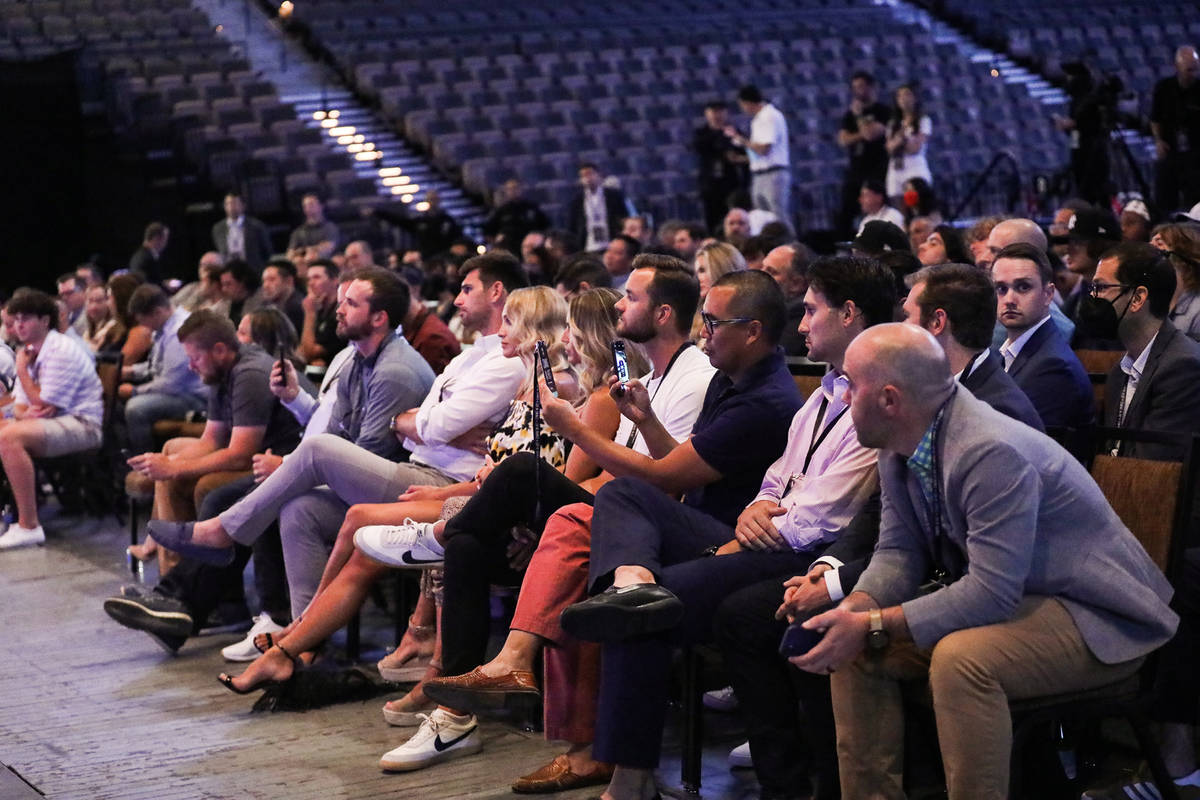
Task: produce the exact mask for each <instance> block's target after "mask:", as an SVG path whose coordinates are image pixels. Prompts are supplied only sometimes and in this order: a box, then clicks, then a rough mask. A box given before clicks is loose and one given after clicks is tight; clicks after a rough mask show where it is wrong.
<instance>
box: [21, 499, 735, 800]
mask: <svg viewBox="0 0 1200 800" xmlns="http://www.w3.org/2000/svg"><path fill="white" fill-rule="evenodd" d="M45 522H46V527H47V530H48V539H49V540H48V543H47V545H46V546H45V547H39V548H33V549H26V550H20V551H12V552H5V553H0V632H2V633H0V636H2V640H0V641H2V644H0V763H2V764H3V765H6V766H8V767H10V768H11V769H12V770H15V771H16V772H17V773H19V774H20V775H21V776H22V777H24V779H25V780H26V781H28V783H29V784H31V785H32V786H34V787H36V788H37V789H38V790H39V791H41V792H42V793H44V794H45V795H46V796H47V797H50V798H55V799H56V800H57V799H62V800H67V799H68V798H94V800H102V799H103V798H114V799H115V798H120V799H121V800H140V799H142V798H145V800H174V799H175V798H189V799H191V798H287V800H305V799H306V798H313V799H314V800H315V799H316V798H321V799H322V800H333V799H334V798H375V797H391V798H395V797H400V798H422V800H434V799H435V798H436V799H440V798H510V797H513V796H514V795H513V794H512V793H511V792H510V790H509V788H508V787H509V783H510V782H511V781H512V780H513V779H514V778H515V777H517V776H519V775H522V774H524V773H525V772H528V771H530V770H532V769H534V768H536V767H538V766H540V765H541V764H543V763H545V762H546V761H548V760H549V759H550V758H551V757H553V755H554V754H555V753H557V752H560V751H561V748H560V746H558V745H555V744H551V743H547V742H545V741H543V740H542V738H541V735H540V734H537V733H531V732H527V731H523V730H520V729H518V728H516V727H513V726H511V725H508V724H505V723H502V722H496V721H490V720H485V721H484V722H483V728H484V740H485V745H484V751H483V752H482V753H481V754H479V755H476V756H469V757H466V758H463V759H460V760H457V761H453V762H450V763H448V764H442V765H438V766H435V767H432V768H430V769H426V770H422V771H419V772H414V773H408V774H405V775H392V774H385V773H383V772H381V771H380V770H379V769H378V767H377V763H378V759H379V757H380V755H382V754H383V753H384V752H386V751H387V750H389V749H391V748H393V747H396V746H397V745H399V744H400V743H401V742H403V741H404V739H405V738H406V736H407V735H408V733H407V732H409V731H411V730H412V729H399V728H390V727H388V726H387V725H386V724H385V723H384V721H383V718H382V716H381V715H380V713H379V707H380V706H381V705H382V703H383V700H384V699H386V698H380V699H377V700H371V701H368V702H365V703H347V704H342V705H337V706H333V707H329V708H324V709H319V710H315V711H308V712H305V713H252V712H251V711H250V706H251V705H252V703H253V698H247V697H238V696H235V695H233V694H231V693H230V692H228V691H226V690H225V689H223V688H221V687H220V686H219V685H218V684H217V682H216V680H214V678H215V676H216V675H217V673H218V672H220V671H221V670H222V669H225V668H226V665H225V663H224V661H223V660H222V659H221V656H220V652H219V651H220V649H221V648H222V647H224V646H225V645H227V644H229V643H231V642H232V641H235V640H236V638H237V637H236V636H234V635H225V636H211V637H203V638H193V639H190V640H189V641H188V642H187V644H185V645H184V647H183V648H182V650H181V651H180V653H179V655H178V656H176V657H172V656H169V655H167V654H166V653H165V652H164V651H163V650H161V649H160V648H159V647H158V646H157V645H156V644H155V643H154V642H153V641H152V640H151V638H150V637H149V636H147V635H146V634H143V633H140V632H137V631H131V630H127V629H125V628H122V627H120V626H118V625H116V624H115V623H113V622H112V621H111V620H110V619H109V618H108V617H107V616H106V615H105V613H104V611H103V610H102V608H101V603H102V601H103V599H104V598H105V597H107V596H108V595H109V594H111V593H113V592H114V591H115V590H116V589H117V587H118V586H119V585H120V584H121V583H123V582H128V581H129V579H130V578H129V573H128V571H127V568H126V567H125V562H124V547H125V545H126V543H127V539H126V536H127V534H126V533H125V532H124V530H123V529H122V528H121V527H120V526H119V525H118V523H117V522H116V521H115V520H114V519H113V518H111V517H109V518H106V519H102V520H94V519H80V518H71V517H59V518H57V519H56V518H54V517H53V516H50V517H48V518H47V519H46V520H45ZM376 616H377V617H378V618H377V619H374V620H372V619H370V618H369V617H368V618H367V619H366V621H364V630H363V636H364V641H365V643H364V649H365V650H369V648H370V646H371V645H370V642H375V643H376V650H375V652H374V656H375V658H378V656H379V654H380V652H379V650H378V648H379V647H382V646H385V645H390V644H392V642H391V641H390V637H391V633H390V620H388V619H386V618H384V617H382V616H379V615H376ZM372 660H374V659H372ZM233 670H234V671H239V670H240V667H239V666H238V665H233ZM706 723H707V724H708V727H709V729H710V733H709V735H708V736H707V746H706V749H705V772H704V789H703V794H704V796H705V797H713V798H730V799H731V800H732V799H736V800H740V799H741V798H744V797H754V796H757V784H756V783H755V781H754V779H753V774H752V773H747V772H744V771H743V772H739V773H731V772H729V771H728V770H727V769H726V766H725V764H726V762H725V758H726V754H727V753H728V751H729V748H730V747H732V746H735V745H737V744H738V743H740V742H741V741H742V739H741V737H740V735H739V732H738V730H737V723H736V720H735V719H734V718H730V717H728V716H725V715H716V714H712V713H711V712H710V713H709V714H708V719H707V720H706ZM677 731H678V728H677V724H676V722H675V717H674V715H672V723H671V726H670V730H669V731H668V734H667V737H668V740H667V745H666V753H665V755H664V760H663V765H662V768H661V769H660V770H659V778H660V782H661V784H662V786H663V789H664V792H666V793H668V794H676V793H677V792H678V787H679V749H678V735H677ZM4 772H5V771H3V770H0V777H6V778H9V779H7V780H0V800H16V798H22V797H26V796H35V795H32V794H29V793H28V792H27V791H26V790H25V789H24V788H23V787H21V786H20V785H19V781H15V780H12V779H11V775H8V776H5V775H4ZM10 787H13V788H10ZM598 794H599V792H598V791H597V790H596V789H583V790H579V791H576V792H572V793H564V794H562V795H555V796H556V797H563V798H567V799H568V800H574V799H575V798H584V797H594V796H596V795H598Z"/></svg>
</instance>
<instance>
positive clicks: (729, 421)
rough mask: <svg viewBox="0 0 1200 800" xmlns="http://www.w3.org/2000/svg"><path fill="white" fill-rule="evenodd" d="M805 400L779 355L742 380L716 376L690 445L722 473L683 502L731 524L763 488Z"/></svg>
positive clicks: (694, 428) (690, 493)
mask: <svg viewBox="0 0 1200 800" xmlns="http://www.w3.org/2000/svg"><path fill="white" fill-rule="evenodd" d="M803 403H804V398H803V397H801V396H800V390H799V389H797V388H796V382H795V381H794V380H793V379H792V375H791V373H790V372H788V368H787V364H786V363H785V362H784V360H783V353H782V352H781V351H776V352H775V353H772V354H771V355H769V356H767V357H766V358H764V359H763V360H762V361H759V362H758V363H757V364H755V365H754V366H753V367H751V368H750V369H749V370H748V371H747V373H746V375H744V376H743V377H742V379H741V381H740V382H738V383H736V384H735V383H733V382H732V381H731V380H730V379H729V377H728V376H727V375H726V374H725V373H724V372H717V373H716V374H715V375H713V378H712V381H711V382H710V383H709V384H708V392H707V393H706V394H705V396H704V405H703V406H702V407H701V409H700V416H699V417H697V418H696V424H695V425H694V426H693V428H692V438H691V443H692V447H694V448H695V449H696V454H697V455H699V456H700V458H702V459H704V461H705V463H707V464H708V465H709V466H711V467H712V468H713V469H715V470H717V471H718V472H720V473H721V479H720V480H718V481H716V482H714V483H710V484H708V485H707V486H698V487H696V488H694V489H689V490H688V491H687V492H686V493H685V494H684V497H683V502H685V503H687V504H688V505H690V506H692V507H693V508H697V509H699V510H700V511H703V512H705V513H707V514H711V515H712V516H714V517H716V518H717V519H719V520H721V521H723V522H726V523H728V524H730V525H732V524H733V523H734V522H736V521H737V518H738V515H739V514H740V513H742V509H744V508H745V507H746V506H747V505H748V504H749V503H750V501H751V500H753V499H754V497H755V495H757V494H758V489H759V486H760V485H761V484H762V478H763V475H765V474H766V472H767V468H768V467H770V466H771V465H772V464H773V463H775V460H776V459H778V458H779V457H780V456H781V455H783V450H784V448H785V447H786V446H787V439H788V428H789V427H790V426H791V424H792V417H794V416H795V415H796V412H797V411H799V410H800V406H801V405H803Z"/></svg>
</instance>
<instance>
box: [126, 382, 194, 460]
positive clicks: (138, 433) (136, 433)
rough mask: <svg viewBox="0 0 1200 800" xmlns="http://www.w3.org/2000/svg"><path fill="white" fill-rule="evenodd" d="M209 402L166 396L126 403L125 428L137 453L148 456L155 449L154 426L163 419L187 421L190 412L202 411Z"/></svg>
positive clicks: (147, 396) (137, 396)
mask: <svg viewBox="0 0 1200 800" xmlns="http://www.w3.org/2000/svg"><path fill="white" fill-rule="evenodd" d="M204 406H205V401H204V400H203V399H202V398H198V397H187V396H185V395H178V394H164V393H162V392H147V393H146V394H135V395H134V396H133V397H131V398H129V399H128V400H126V401H125V427H126V429H127V430H128V432H129V445H130V448H131V449H132V450H133V452H134V453H135V454H136V453H148V452H150V451H151V450H154V449H156V448H155V446H154V423H156V422H158V421H159V420H162V419H183V418H184V417H186V416H187V413H188V412H189V411H200V410H201V409H203V408H204Z"/></svg>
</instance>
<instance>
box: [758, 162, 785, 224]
mask: <svg viewBox="0 0 1200 800" xmlns="http://www.w3.org/2000/svg"><path fill="white" fill-rule="evenodd" d="M791 195H792V171H791V168H790V167H784V168H783V169H777V170H772V171H771V172H753V173H751V174H750V201H751V203H752V205H753V207H754V208H760V209H762V210H763V211H770V212H771V213H772V214H774V215H775V216H777V217H779V219H780V221H781V222H786V223H787V225H788V227H789V228H790V227H791V226H792V215H791V211H790V210H789V209H790V207H791V199H792V198H791Z"/></svg>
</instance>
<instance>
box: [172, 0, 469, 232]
mask: <svg viewBox="0 0 1200 800" xmlns="http://www.w3.org/2000/svg"><path fill="white" fill-rule="evenodd" d="M192 3H193V5H194V6H195V7H196V8H198V9H200V10H201V11H203V12H204V13H206V14H207V15H208V17H209V19H210V21H211V22H212V23H213V26H214V28H215V30H216V31H217V32H218V34H219V35H221V36H222V37H224V38H225V39H226V40H227V41H228V42H229V43H230V45H231V46H232V47H233V48H234V50H235V52H237V53H238V54H240V55H242V56H244V57H245V58H246V59H247V60H248V61H249V62H250V64H251V67H252V68H253V69H254V70H255V71H256V72H258V73H259V74H260V75H261V76H262V77H263V79H264V80H268V81H270V82H271V83H273V84H274V85H275V87H276V89H277V90H278V92H279V97H280V99H281V100H283V101H284V102H285V103H290V104H292V105H293V107H294V108H295V110H296V117H297V119H298V120H300V121H301V122H303V123H304V125H305V126H306V127H308V128H312V129H315V130H320V131H322V132H324V133H325V134H326V138H325V140H324V141H325V144H326V145H327V146H328V147H329V149H330V152H339V151H340V152H344V153H347V154H349V155H350V157H351V158H353V159H354V171H355V172H356V173H358V175H359V177H361V178H364V179H367V180H370V181H372V182H373V183H374V184H375V189H376V193H377V195H378V196H379V198H380V199H387V200H391V201H395V200H399V201H401V202H403V203H411V204H412V205H413V206H414V208H415V209H416V210H417V211H423V210H424V208H426V207H427V206H424V201H423V200H421V199H420V197H421V196H422V195H423V194H424V193H425V192H426V191H428V190H430V189H436V190H437V191H438V194H439V195H440V198H441V205H442V207H443V208H444V209H445V210H446V211H447V212H448V213H449V214H450V215H451V216H453V217H454V218H455V219H456V220H457V221H458V222H459V224H460V225H462V227H463V230H464V232H465V233H466V235H467V236H469V237H472V238H475V239H478V238H479V237H480V226H481V225H482V223H483V218H484V210H483V209H482V208H481V207H480V206H479V205H477V204H476V203H475V202H473V201H472V200H471V199H470V198H468V197H467V196H466V195H464V194H463V192H462V191H461V189H459V188H458V187H457V186H455V185H454V184H453V183H451V182H450V181H448V180H446V179H445V178H443V177H441V176H440V175H439V174H438V173H437V172H436V171H435V170H434V169H433V168H432V167H431V165H430V164H429V163H428V162H427V161H425V160H424V159H423V158H422V157H421V156H420V155H419V154H417V153H416V152H414V151H413V150H412V149H411V148H410V147H409V146H408V145H407V144H406V143H405V142H404V141H402V140H401V139H400V138H399V137H397V136H396V134H395V133H394V131H393V130H392V128H391V127H390V126H389V125H388V124H387V123H386V122H385V121H384V120H383V119H382V118H381V117H379V116H378V115H377V114H376V113H375V112H374V111H372V110H371V109H369V108H367V107H365V106H363V105H362V104H361V103H360V102H359V101H358V100H357V99H356V98H355V97H354V95H352V94H351V93H350V92H349V91H348V90H347V89H346V88H345V87H344V86H343V85H342V83H341V81H340V79H339V78H338V77H337V76H336V75H335V74H334V73H333V72H331V71H330V70H329V68H328V67H326V66H324V65H322V64H318V63H316V62H315V61H314V60H313V59H312V58H311V57H310V56H309V54H308V53H307V52H305V51H304V49H303V48H302V47H301V46H300V45H299V43H298V42H297V41H296V40H295V39H293V38H292V37H290V36H287V35H285V34H284V32H283V31H282V30H281V29H280V27H279V25H278V23H277V22H276V21H275V20H272V19H269V18H268V17H267V16H266V14H265V13H263V11H262V10H261V9H260V8H258V7H257V6H256V5H255V4H253V3H249V2H245V3H237V4H232V3H228V2H226V0H192ZM350 129H353V130H350Z"/></svg>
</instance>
